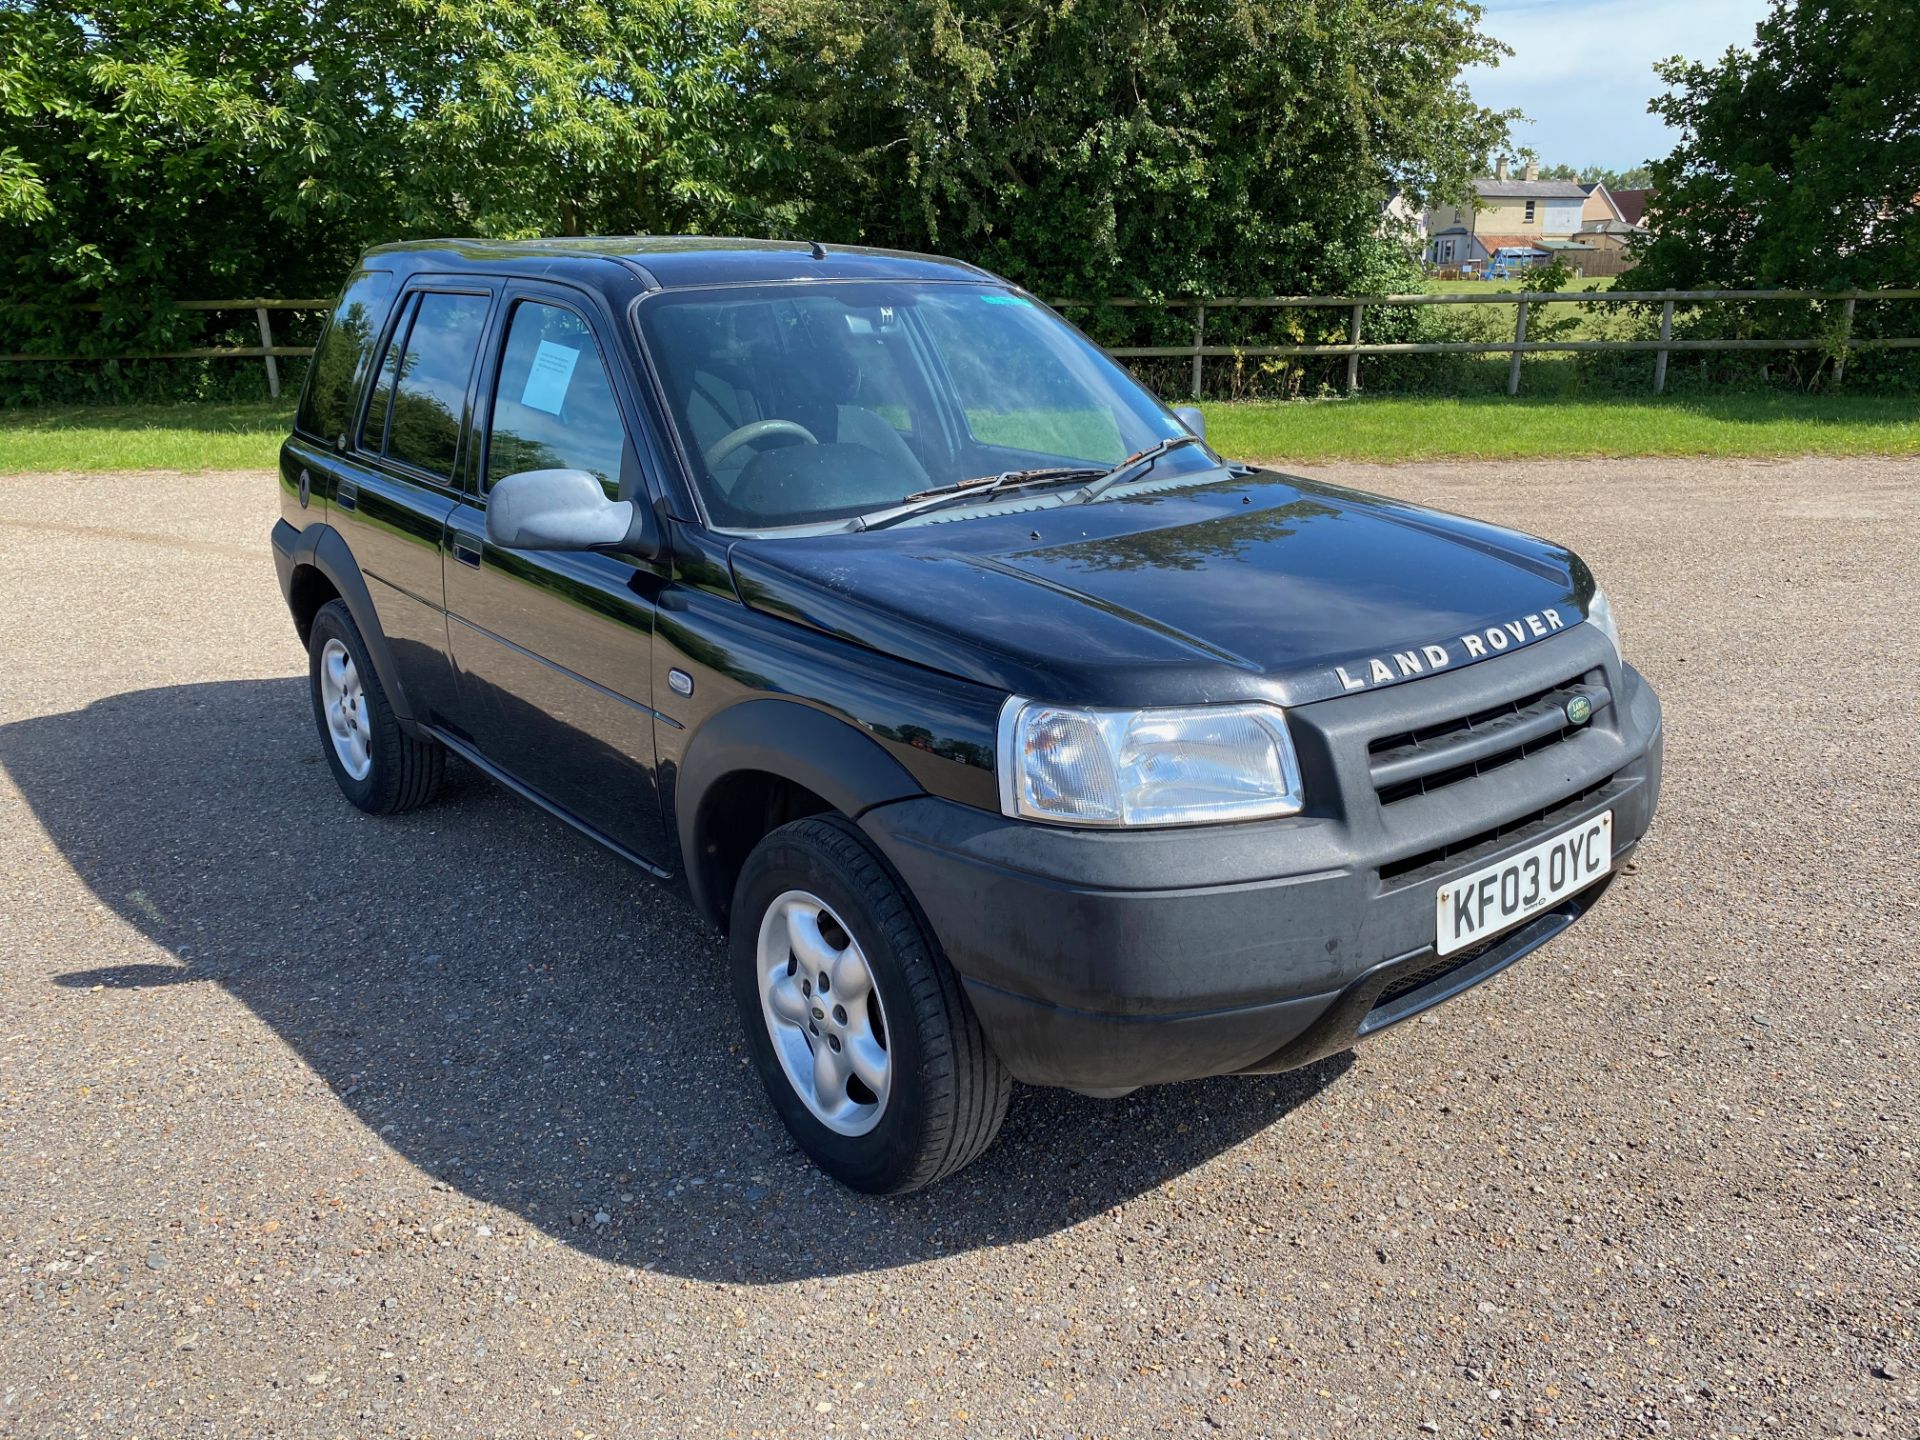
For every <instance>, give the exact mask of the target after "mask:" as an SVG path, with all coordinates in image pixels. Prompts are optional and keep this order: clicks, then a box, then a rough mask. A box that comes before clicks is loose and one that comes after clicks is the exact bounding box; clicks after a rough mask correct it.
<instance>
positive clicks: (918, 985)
mask: <svg viewBox="0 0 1920 1440" xmlns="http://www.w3.org/2000/svg"><path fill="white" fill-rule="evenodd" d="M731 949H732V969H733V984H734V997H735V1000H736V1001H737V1002H738V1004H739V1008H740V1019H741V1022H742V1024H743V1025H744V1026H745V1027H746V1032H747V1044H748V1048H749V1049H750V1050H751V1052H752V1054H753V1059H754V1064H755V1066H756V1068H758V1070H759V1072H760V1079H761V1082H762V1083H763V1084H764V1085H765V1086H766V1088H767V1095H768V1098H770V1099H771V1100H772V1101H773V1105H774V1108H775V1109H776V1110H778V1111H779V1112H780V1118H781V1119H782V1120H783V1121H784V1122H785V1123H786V1126H787V1129H788V1130H789V1131H790V1132H791V1133H792V1135H793V1138H794V1139H795V1140H797V1141H798V1142H799V1143H800V1148H801V1149H803V1150H805V1151H806V1152H807V1154H808V1155H809V1156H811V1157H812V1159H813V1160H814V1162H815V1163H816V1164H817V1165H819V1166H820V1168H821V1169H823V1170H825V1171H826V1172H827V1173H828V1174H829V1175H832V1176H833V1177H834V1178H835V1179H837V1180H839V1181H841V1182H842V1183H844V1184H846V1185H849V1186H851V1187H852V1188H854V1189H856V1190H865V1191H868V1192H870V1193H873V1194H897V1193H900V1192H903V1191H907V1190H917V1189H919V1188H920V1187H921V1186H923V1185H930V1184H932V1183H933V1182H934V1181H936V1180H939V1179H942V1178H944V1177H945V1176H947V1175H950V1174H952V1173H953V1172H954V1171H956V1170H958V1169H960V1168H961V1167H962V1166H963V1165H966V1164H967V1163H968V1162H969V1161H971V1160H972V1159H973V1158H974V1157H975V1156H977V1155H979V1154H980V1152H981V1151H983V1150H985V1149H986V1148H987V1146H989V1145H991V1144H992V1143H993V1138H994V1136H995V1135H997V1134H998V1133H999V1131H1000V1124H1001V1122H1002V1121H1003V1120H1005V1119H1006V1114H1007V1100H1008V1096H1009V1095H1010V1093H1011V1091H1012V1081H1011V1080H1010V1079H1009V1077H1008V1075H1007V1072H1006V1070H1005V1068H1004V1067H1003V1066H1002V1065H1001V1064H1000V1061H999V1058H998V1057H997V1056H995V1055H994V1053H993V1052H992V1050H990V1049H989V1048H988V1047H987V1043H986V1038H985V1036H983V1035H982V1034H981V1033H980V1022H979V1021H978V1020H977V1019H975V1018H974V1014H973V1011H972V1009H971V1008H970V1007H969V1006H968V1004H967V1001H966V997H965V996H964V995H963V994H962V993H961V990H960V982H959V980H958V978H957V977H956V976H955V975H954V973H953V970H952V967H950V966H949V965H948V964H947V961H946V957H945V956H943V955H942V954H941V953H940V949H939V946H938V945H937V944H936V943H935V941H934V939H933V937H932V936H931V935H929V934H928V933H927V930H926V927H925V925H924V923H923V922H922V920H921V919H920V916H919V912H918V911H917V910H916V909H915V908H914V906H913V905H912V904H911V903H910V901H909V900H908V898H907V895H906V892H905V891H904V889H903V888H902V887H901V884H900V882H899V881H898V880H897V879H896V878H895V877H894V875H893V873H892V872H891V870H890V869H889V868H888V867H887V865H886V862H885V861H883V860H882V859H881V858H880V856H879V854H878V853H877V852H876V851H875V850H874V849H873V847H872V846H871V845H869V844H868V843H867V841H866V838H865V837H864V836H862V835H861V834H860V832H859V830H858V829H856V828H855V827H854V826H853V825H852V824H850V823H849V822H847V821H845V820H842V819H840V818H839V817H837V816H834V817H828V816H815V817H812V818H809V819H805V820H798V821H795V822H794V823H793V824H791V825H787V826H783V827H782V828H781V829H779V830H776V831H774V832H773V833H772V834H771V835H769V836H767V837H766V838H765V839H764V840H762V841H761V842H760V844H759V845H758V846H757V847H756V848H755V849H754V851H753V853H752V854H751V855H750V856H748V857H747V863H746V865H745V867H744V868H743V869H742V871H741V874H740V881H739V884H738V885H737V886H736V887H735V889H734V898H733V919H732V939H731Z"/></svg>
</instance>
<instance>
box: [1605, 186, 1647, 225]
mask: <svg viewBox="0 0 1920 1440" xmlns="http://www.w3.org/2000/svg"><path fill="white" fill-rule="evenodd" d="M1607 193H1608V194H1609V195H1611V196H1613V208H1614V209H1616V210H1618V211H1619V212H1620V218H1621V219H1622V220H1624V221H1626V222H1627V223H1628V224H1629V225H1639V224H1643V223H1644V222H1645V221H1646V218H1647V197H1648V196H1649V195H1651V194H1653V191H1651V190H1646V189H1641V190H1609V191H1608V192H1607Z"/></svg>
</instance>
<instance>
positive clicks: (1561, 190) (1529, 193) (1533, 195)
mask: <svg viewBox="0 0 1920 1440" xmlns="http://www.w3.org/2000/svg"><path fill="white" fill-rule="evenodd" d="M1473 193H1474V194H1476V195H1478V196H1479V197H1480V198H1481V199H1482V200H1584V199H1586V198H1587V192H1586V191H1585V190H1584V189H1582V188H1581V187H1580V186H1578V185H1576V184H1574V182H1573V181H1571V180H1476V181H1474V182H1473Z"/></svg>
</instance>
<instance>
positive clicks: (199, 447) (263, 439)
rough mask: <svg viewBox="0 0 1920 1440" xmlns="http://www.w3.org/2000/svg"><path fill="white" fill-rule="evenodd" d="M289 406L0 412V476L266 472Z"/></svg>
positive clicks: (256, 403)
mask: <svg viewBox="0 0 1920 1440" xmlns="http://www.w3.org/2000/svg"><path fill="white" fill-rule="evenodd" d="M292 424H293V400H292V398H291V397H289V398H287V399H286V400H253V401H195V402H191V403H186V404H180V405H63V406H59V407H57V408H49V409H46V410H17V411H0V475H5V474H13V475H18V474H21V473H23V472H33V471H47V470H270V469H272V468H273V466H274V465H275V464H276V463H277V461H276V457H277V456H278V454H279V452H280V442H281V441H282V440H284V439H286V438H287V430H288V429H289V427H291V426H292Z"/></svg>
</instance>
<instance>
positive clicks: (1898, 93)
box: [1634, 0, 1920, 289]
mask: <svg viewBox="0 0 1920 1440" xmlns="http://www.w3.org/2000/svg"><path fill="white" fill-rule="evenodd" d="M1916 36H1920V0H1774V6H1773V10H1772V12H1771V13H1770V14H1769V15H1768V16H1767V18H1766V19H1765V20H1764V21H1763V22H1762V23H1761V24H1760V26H1759V30H1758V34H1757V37H1756V44H1755V46H1754V48H1753V49H1752V50H1741V49H1730V50H1728V51H1727V53H1726V54H1725V55H1723V56H1722V57H1721V58H1720V59H1718V60H1714V61H1709V62H1704V63H1692V62H1688V61H1684V60H1679V59H1674V60H1669V61H1666V62H1664V63H1663V64H1662V65H1660V66H1659V67H1658V68H1659V73H1660V77H1661V78H1662V79H1663V80H1664V81H1665V82H1666V83H1667V85H1668V86H1669V87H1670V88H1669V90H1668V93H1667V94H1665V95H1662V96H1659V97H1656V98H1655V99H1654V100H1653V102H1652V104H1651V108H1652V109H1653V110H1655V111H1656V112H1658V113H1659V114H1660V115H1662V116H1663V117H1665V119H1666V121H1667V123H1668V124H1669V125H1671V126H1673V127H1674V128H1675V129H1676V130H1678V131H1679V132H1680V133H1681V135H1682V137H1683V138H1682V139H1681V141H1680V143H1679V145H1677V146H1676V147H1675V148H1674V150H1673V153H1672V154H1670V155H1668V156H1667V157H1666V158H1665V159H1662V160H1656V161H1655V162H1654V163H1653V187H1654V191H1655V193H1654V195H1653V197H1652V198H1651V200H1650V201H1649V204H1648V211H1649V224H1650V225H1651V226H1652V228H1653V230H1654V232H1655V237H1656V238H1655V239H1654V240H1653V241H1652V243H1651V244H1650V245H1649V246H1648V247H1647V250H1646V253H1645V255H1644V256H1643V258H1642V259H1641V261H1640V264H1639V267H1638V268H1637V269H1636V270H1635V272H1634V283H1635V285H1636V287H1638V288H1641V289H1660V288H1663V287H1678V288H1694V287H1706V286H1731V287H1767V286H1791V287H1809V288H1835V289H1839V288H1849V287H1856V286H1858V287H1872V286H1876V285H1886V284H1905V285H1912V284H1913V283H1915V281H1916V280H1920V204H1916V197H1920V67H1916V66H1915V65H1914V62H1913V45H1914V40H1915V37H1916Z"/></svg>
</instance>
